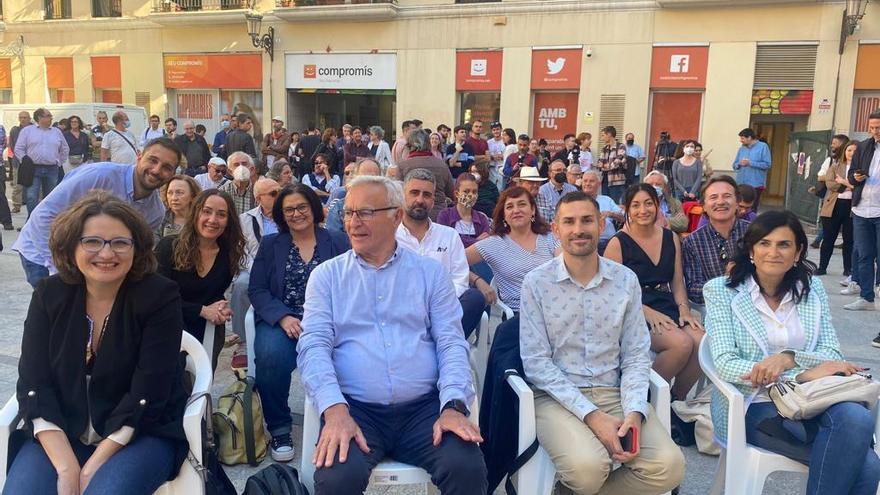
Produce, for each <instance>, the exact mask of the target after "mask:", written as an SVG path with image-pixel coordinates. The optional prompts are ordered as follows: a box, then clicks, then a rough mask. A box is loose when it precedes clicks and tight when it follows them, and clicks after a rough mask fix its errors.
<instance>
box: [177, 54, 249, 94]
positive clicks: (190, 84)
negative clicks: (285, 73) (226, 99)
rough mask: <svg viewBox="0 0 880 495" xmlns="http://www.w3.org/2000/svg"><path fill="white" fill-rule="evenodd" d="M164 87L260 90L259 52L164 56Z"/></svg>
mask: <svg viewBox="0 0 880 495" xmlns="http://www.w3.org/2000/svg"><path fill="white" fill-rule="evenodd" d="M163 65H164V67H165V87H166V88H170V89H213V88H218V89H219V88H223V89H261V88H262V87H263V57H262V55H260V54H257V53H253V54H228V55H227V54H192V55H189V54H187V55H165V60H164V64H163Z"/></svg>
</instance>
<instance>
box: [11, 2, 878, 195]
mask: <svg viewBox="0 0 880 495" xmlns="http://www.w3.org/2000/svg"><path fill="white" fill-rule="evenodd" d="M251 1H255V5H254V8H255V9H256V10H257V11H259V12H261V13H262V15H263V19H262V31H263V33H265V32H266V29H267V27H268V26H272V27H273V28H274V30H275V45H274V49H273V51H272V57H270V56H269V54H268V53H266V52H265V51H264V50H262V49H260V48H255V47H254V45H253V44H252V43H251V39H250V36H249V35H248V33H247V27H246V24H245V17H244V14H245V8H246V7H247V6H248V5H246V4H248V1H247V0H89V1H86V0H2V7H3V10H2V12H3V24H4V34H3V40H2V44H0V45H2V47H5V53H6V55H5V56H4V55H3V54H0V101H2V102H3V103H33V104H39V103H44V102H46V101H53V102H65V101H77V102H92V101H104V102H124V103H126V104H138V105H142V106H145V107H146V108H147V109H148V113H156V114H159V115H160V116H163V117H165V116H173V117H176V118H178V119H192V120H194V121H196V123H204V124H205V125H206V126H207V127H208V130H209V133H213V131H214V130H216V125H217V119H218V116H219V114H220V113H223V112H229V111H234V110H243V111H247V112H249V113H253V114H254V115H256V116H257V120H258V121H259V122H260V123H261V124H262V127H263V128H266V127H267V125H268V120H269V119H270V118H271V116H273V115H282V116H284V117H285V119H286V122H287V124H288V127H290V128H291V129H297V130H300V129H302V128H304V127H306V125H308V124H310V123H315V124H317V125H319V126H321V127H326V126H335V127H339V126H341V124H342V123H344V122H352V123H357V124H361V125H370V124H376V123H378V124H379V125H381V126H382V127H384V128H385V129H386V132H387V133H388V134H389V135H392V134H393V132H394V131H395V130H396V129H397V127H398V125H399V123H400V122H402V121H403V120H405V119H408V118H419V119H421V120H423V121H424V122H425V124H426V125H428V126H436V125H438V124H440V123H445V124H447V125H450V126H451V125H452V124H456V123H460V122H465V121H469V120H471V119H473V118H481V119H483V120H500V121H501V122H502V123H503V125H504V126H505V127H511V128H513V129H515V130H516V131H517V133H522V132H527V133H529V134H530V135H534V136H539V137H545V138H547V139H548V140H551V141H555V142H559V140H561V138H562V136H563V135H564V134H567V133H569V132H571V133H577V132H580V131H587V132H591V133H592V134H593V135H594V136H597V135H598V130H599V129H600V128H601V127H603V126H605V125H614V126H615V127H616V128H617V129H618V130H619V131H621V135H620V137H621V138H622V137H623V136H622V133H623V132H633V133H635V135H636V140H637V141H638V142H640V143H641V144H642V145H643V146H644V147H645V149H646V151H647V152H648V154H649V155H650V154H651V150H652V149H653V145H654V142H655V140H656V138H657V136H658V135H659V132H660V131H661V130H667V131H669V132H670V133H671V134H672V137H673V139H675V140H678V139H684V138H696V139H698V140H699V141H700V142H701V143H702V144H703V146H704V148H705V150H706V151H707V152H708V151H709V150H712V152H711V154H710V160H711V162H712V166H713V167H714V168H715V169H716V170H729V169H730V167H731V161H732V159H733V156H734V155H735V152H736V149H737V147H738V146H739V143H738V140H737V132H738V131H739V130H740V129H742V128H743V127H747V126H752V127H754V128H756V129H757V130H758V132H759V134H760V135H762V136H763V137H764V138H765V139H767V141H768V142H769V143H770V144H771V147H772V148H773V151H774V162H776V160H780V161H782V162H783V163H786V162H787V154H788V148H787V143H788V137H789V135H790V134H791V133H792V132H798V131H806V130H827V129H833V130H834V131H835V132H844V133H851V134H854V135H857V136H858V135H860V134H859V133H863V132H865V131H866V129H864V127H865V125H864V120H865V115H866V112H869V111H870V110H871V109H873V108H876V107H878V106H880V44H878V43H880V5H878V4H877V3H876V2H873V3H871V4H869V6H868V9H867V12H866V15H865V17H864V19H863V20H862V22H861V23H860V29H859V30H858V31H857V32H856V33H855V34H854V35H853V36H851V37H849V38H848V39H847V40H846V42H845V44H844V45H843V51H842V53H840V50H839V48H840V38H841V20H842V16H843V12H844V7H845V2H838V1H815V0H814V1H803V2H797V1H790V0H788V1H765V2H752V1H746V2H725V1H720V0H615V1H613V2H609V1H594V0H588V1H576V0H504V1H495V2H480V1H474V0H467V1H464V0H459V2H460V3H456V2H455V0H397V1H393V0H391V1H381V0H251ZM733 4H736V5H737V6H736V7H731V5H733ZM22 37H23V38H22ZM22 40H23V43H22ZM594 149H595V145H594ZM776 168H777V169H778V170H777V171H774V172H773V173H771V185H770V191H768V192H769V193H770V195H771V196H777V197H778V196H780V195H782V194H784V184H785V181H786V179H785V173H786V172H785V169H786V167H776ZM774 174H775V175H774Z"/></svg>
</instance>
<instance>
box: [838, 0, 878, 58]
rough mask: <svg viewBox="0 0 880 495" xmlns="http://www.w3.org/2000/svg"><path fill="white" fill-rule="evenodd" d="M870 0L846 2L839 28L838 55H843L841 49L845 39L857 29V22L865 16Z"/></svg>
mask: <svg viewBox="0 0 880 495" xmlns="http://www.w3.org/2000/svg"><path fill="white" fill-rule="evenodd" d="M870 1H871V0H847V1H846V8H845V9H844V11H843V21H842V23H841V27H840V46H839V48H838V53H839V54H841V55H842V54H843V47H844V45H845V44H846V39H847V38H848V37H850V36H852V35H853V34H855V32H856V30H857V29H858V28H859V21H861V20H862V17H864V16H865V10H867V8H868V2H870Z"/></svg>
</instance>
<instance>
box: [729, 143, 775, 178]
mask: <svg viewBox="0 0 880 495" xmlns="http://www.w3.org/2000/svg"><path fill="white" fill-rule="evenodd" d="M743 158H748V159H749V162H750V163H749V166H748V167H742V166H740V164H739V162H740V160H742V159H743ZM771 162H772V160H771V158H770V147H769V146H767V143H765V142H763V141H755V144H753V145H752V147H751V148H749V147H748V146H745V145H743V146H740V147H739V150H738V151H737V152H736V158H735V159H734V160H733V169H734V170H736V182H737V184H748V185H750V186H753V187H765V186H766V185H767V171H768V170H770V164H771Z"/></svg>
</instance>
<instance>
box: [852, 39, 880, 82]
mask: <svg viewBox="0 0 880 495" xmlns="http://www.w3.org/2000/svg"><path fill="white" fill-rule="evenodd" d="M878 60H880V45H859V60H858V62H857V63H856V81H855V84H853V89H880V64H878V63H877V61H878Z"/></svg>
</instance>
